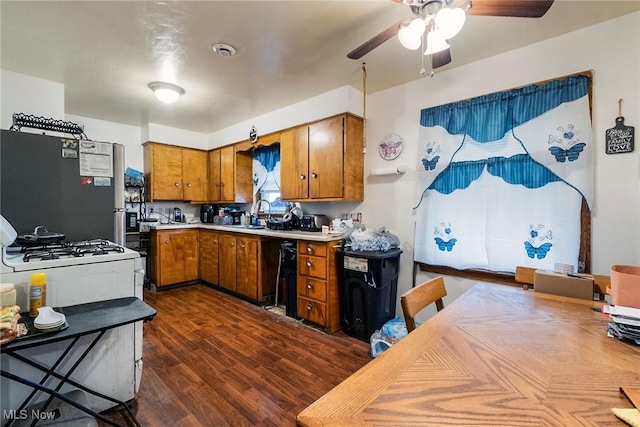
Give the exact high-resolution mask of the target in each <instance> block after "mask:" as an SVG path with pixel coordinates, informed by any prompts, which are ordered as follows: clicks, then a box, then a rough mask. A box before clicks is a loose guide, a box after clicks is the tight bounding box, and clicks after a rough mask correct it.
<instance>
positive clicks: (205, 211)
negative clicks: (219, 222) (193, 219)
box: [200, 204, 218, 224]
mask: <svg viewBox="0 0 640 427" xmlns="http://www.w3.org/2000/svg"><path fill="white" fill-rule="evenodd" d="M217 214H218V207H217V206H215V205H210V204H205V205H200V222H202V223H205V224H208V223H213V217H214V216H216V215H217Z"/></svg>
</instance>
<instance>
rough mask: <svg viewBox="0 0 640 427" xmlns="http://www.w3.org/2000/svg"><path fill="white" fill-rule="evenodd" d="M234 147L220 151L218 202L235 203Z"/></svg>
mask: <svg viewBox="0 0 640 427" xmlns="http://www.w3.org/2000/svg"><path fill="white" fill-rule="evenodd" d="M235 154H236V150H235V147H234V146H232V145H230V146H227V147H223V148H221V149H220V201H222V202H234V201H235V198H236V196H235V185H234V184H235V166H234V165H235V163H234V158H235Z"/></svg>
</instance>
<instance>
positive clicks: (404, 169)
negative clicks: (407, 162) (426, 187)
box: [371, 165, 407, 176]
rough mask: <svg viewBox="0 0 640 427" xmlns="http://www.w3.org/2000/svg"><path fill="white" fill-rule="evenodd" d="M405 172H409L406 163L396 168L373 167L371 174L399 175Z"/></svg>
mask: <svg viewBox="0 0 640 427" xmlns="http://www.w3.org/2000/svg"><path fill="white" fill-rule="evenodd" d="M405 172H407V167H406V166H404V165H401V166H397V167H395V168H378V169H371V175H374V176H382V175H397V174H401V173H405Z"/></svg>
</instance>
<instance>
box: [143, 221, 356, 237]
mask: <svg viewBox="0 0 640 427" xmlns="http://www.w3.org/2000/svg"><path fill="white" fill-rule="evenodd" d="M243 227H244V226H233V225H214V224H203V223H193V224H188V223H180V224H157V225H152V226H151V229H153V230H158V231H161V230H183V229H189V228H195V229H201V230H218V231H227V232H233V233H242V234H251V235H253V236H263V237H276V238H280V239H294V240H311V241H315V242H330V241H333V240H340V239H342V236H343V235H344V234H343V233H341V234H333V233H331V234H322V232H320V231H300V230H271V229H268V228H266V227H265V228H243Z"/></svg>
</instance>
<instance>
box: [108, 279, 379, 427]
mask: <svg viewBox="0 0 640 427" xmlns="http://www.w3.org/2000/svg"><path fill="white" fill-rule="evenodd" d="M144 297H145V301H146V302H147V303H148V304H149V305H151V306H153V307H154V308H155V309H156V310H157V311H158V315H157V316H156V317H155V319H153V320H152V321H151V322H148V323H146V324H145V325H144V354H143V361H144V368H143V370H142V382H141V387H140V391H139V393H138V395H137V397H136V399H135V402H134V404H133V412H134V414H135V415H136V417H137V418H138V420H139V421H140V423H141V424H142V425H143V426H145V427H147V426H148V427H156V426H158V427H160V426H195V427H200V426H203V427H211V426H216V427H218V426H295V417H296V415H297V414H298V413H299V412H301V411H302V410H303V409H304V408H306V407H307V406H308V405H310V404H311V403H313V402H314V401H315V400H316V399H318V398H319V397H320V396H322V395H323V394H324V393H326V392H327V391H329V390H330V389H332V388H333V387H334V386H336V385H337V384H339V383H340V382H341V381H342V380H344V379H345V378H347V377H348V376H349V375H351V374H352V373H353V372H355V371H356V370H358V369H359V368H360V367H362V366H363V365H365V364H366V363H367V362H369V361H370V360H371V359H370V357H369V345H368V344H367V343H365V342H362V341H359V340H357V339H355V338H352V337H349V336H347V335H345V334H343V333H341V332H339V333H337V334H334V335H328V334H325V333H323V332H320V331H318V330H316V329H314V328H311V327H309V326H307V325H304V324H302V323H301V322H299V321H295V320H293V319H291V318H288V317H285V316H281V315H278V314H275V313H272V312H270V311H267V310H265V309H263V308H262V307H259V306H256V305H253V304H251V303H248V302H246V301H242V300H240V299H238V298H236V297H234V296H231V295H228V294H225V293H223V292H220V291H217V290H215V289H212V288H210V287H207V286H204V285H194V286H189V287H183V288H177V289H171V290H166V291H159V292H155V291H145V296H144ZM107 416H109V417H110V418H111V419H113V420H114V421H116V422H119V423H122V422H123V421H122V418H121V414H120V413H119V412H116V411H112V412H110V413H108V414H107ZM102 425H106V424H101V426H102Z"/></svg>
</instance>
